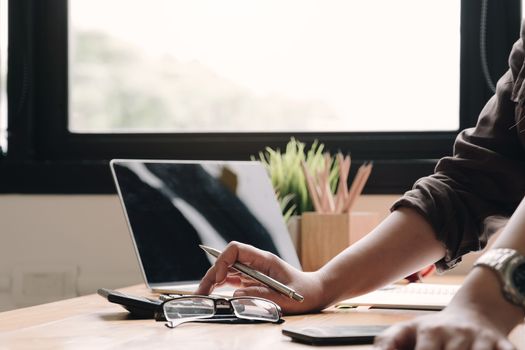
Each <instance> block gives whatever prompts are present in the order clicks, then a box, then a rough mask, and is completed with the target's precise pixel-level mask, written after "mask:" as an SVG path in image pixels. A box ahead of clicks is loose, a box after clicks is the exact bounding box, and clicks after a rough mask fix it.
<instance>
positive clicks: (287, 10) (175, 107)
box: [69, 0, 460, 132]
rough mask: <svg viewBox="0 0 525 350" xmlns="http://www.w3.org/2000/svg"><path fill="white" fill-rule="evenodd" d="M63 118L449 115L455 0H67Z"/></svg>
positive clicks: (444, 119) (429, 124)
mask: <svg viewBox="0 0 525 350" xmlns="http://www.w3.org/2000/svg"><path fill="white" fill-rule="evenodd" d="M69 11H70V17H69V18H70V24H69V26H70V30H69V33H70V46H69V47H70V52H69V55H70V65H69V67H70V68H69V69H70V72H69V79H70V87H69V94H70V95H69V99H70V101H69V108H70V112H69V128H70V130H71V131H73V132H149V131H151V132H228V131H235V132H279V131H291V132H294V131H296V132H300V131H316V132H321V131H337V132H346V131H436V130H457V129H458V127H459V58H460V51H459V49H460V1H441V0H399V1H391V0H376V1H357V0H352V1H348V0H220V1H218V0H191V1H188V0H149V1H140V0H74V1H70V2H69Z"/></svg>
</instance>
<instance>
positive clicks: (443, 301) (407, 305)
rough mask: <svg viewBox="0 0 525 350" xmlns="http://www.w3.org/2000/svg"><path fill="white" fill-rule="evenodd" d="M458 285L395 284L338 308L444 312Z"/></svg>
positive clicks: (346, 301) (344, 303) (337, 305)
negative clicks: (363, 307)
mask: <svg viewBox="0 0 525 350" xmlns="http://www.w3.org/2000/svg"><path fill="white" fill-rule="evenodd" d="M459 288H460V285H458V284H432V283H409V284H399V285H398V284H393V285H389V286H386V287H384V288H380V289H378V290H376V291H373V292H371V293H368V294H364V295H361V296H359V297H355V298H351V299H347V300H343V301H341V302H340V303H338V304H336V307H338V308H347V307H357V306H371V307H374V308H387V309H415V310H442V309H444V308H445V306H447V305H448V304H449V302H450V300H451V299H452V297H453V296H454V295H455V294H456V292H457V291H458V289H459Z"/></svg>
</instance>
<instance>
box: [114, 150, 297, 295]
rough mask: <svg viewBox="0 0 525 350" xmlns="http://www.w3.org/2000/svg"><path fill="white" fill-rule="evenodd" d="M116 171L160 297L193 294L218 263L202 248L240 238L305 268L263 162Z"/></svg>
mask: <svg viewBox="0 0 525 350" xmlns="http://www.w3.org/2000/svg"><path fill="white" fill-rule="evenodd" d="M110 167H111V172H112V174H113V179H114V181H115V185H116V188H117V191H118V195H119V197H120V201H121V204H122V208H123V210H124V215H125V217H126V220H127V223H128V227H129V231H130V233H131V238H132V240H133V244H134V247H135V252H136V254H137V257H138V261H139V265H140V268H141V271H142V275H143V277H144V281H145V283H146V285H147V286H148V287H149V288H150V289H151V290H152V291H154V292H159V293H186V292H191V291H193V290H194V289H195V288H196V286H197V284H198V282H199V281H200V279H201V278H202V277H203V276H204V274H205V273H206V271H207V270H208V268H209V267H210V266H211V264H212V263H213V261H214V260H215V259H214V258H213V257H210V256H208V255H207V254H206V253H205V252H204V251H203V250H202V249H201V248H200V247H199V244H203V245H206V246H210V247H213V248H216V249H219V250H223V249H224V248H225V247H226V245H227V244H228V243H229V242H230V241H234V240H235V241H239V242H243V243H247V244H251V245H253V246H255V247H258V248H260V249H264V250H267V251H270V252H272V253H274V254H276V255H278V256H279V257H281V258H282V259H283V260H285V261H287V262H288V263H290V264H291V265H292V266H294V267H296V268H299V269H300V268H301V266H300V263H299V258H298V256H297V253H296V251H295V248H294V246H293V243H292V241H291V238H290V236H289V234H288V231H287V228H286V225H285V223H284V220H283V217H282V214H281V210H280V208H279V204H278V202H277V200H276V197H275V193H274V190H273V188H272V185H271V182H270V179H269V177H268V174H267V172H266V169H265V168H264V166H263V165H262V164H261V163H260V162H256V161H161V160H135V159H133V160H131V159H114V160H112V161H111V162H110Z"/></svg>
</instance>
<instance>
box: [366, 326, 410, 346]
mask: <svg viewBox="0 0 525 350" xmlns="http://www.w3.org/2000/svg"><path fill="white" fill-rule="evenodd" d="M415 343H416V327H415V325H414V324H413V323H411V322H410V323H401V324H398V325H394V326H392V327H389V328H388V329H386V330H385V331H384V332H383V333H382V334H380V335H379V336H377V337H376V338H375V340H374V346H375V347H376V348H378V349H381V350H396V349H413V348H414V344H415Z"/></svg>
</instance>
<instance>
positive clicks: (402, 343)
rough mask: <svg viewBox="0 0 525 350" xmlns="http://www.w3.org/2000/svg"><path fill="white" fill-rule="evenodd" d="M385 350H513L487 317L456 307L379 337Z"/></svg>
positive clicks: (407, 323) (414, 320) (504, 336)
mask: <svg viewBox="0 0 525 350" xmlns="http://www.w3.org/2000/svg"><path fill="white" fill-rule="evenodd" d="M374 346H375V347H376V348H378V349H381V350H394V349H395V350H402V349H416V350H433V349H445V350H456V349H457V350H459V349H475V350H485V349H486V350H491V349H497V350H513V349H515V348H514V346H513V345H512V343H510V342H509V341H508V339H507V337H506V335H505V334H504V332H503V331H501V330H500V329H498V325H496V324H493V321H492V320H491V319H489V318H487V316H486V315H485V313H482V312H479V311H476V310H471V309H466V308H461V307H455V308H452V309H445V310H443V311H441V312H439V313H438V314H433V315H426V316H422V317H418V318H415V319H413V320H410V321H406V322H402V323H399V324H396V325H394V326H392V327H390V328H388V329H387V330H386V331H385V332H384V333H383V334H381V335H379V336H378V337H376V340H375V343H374Z"/></svg>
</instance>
